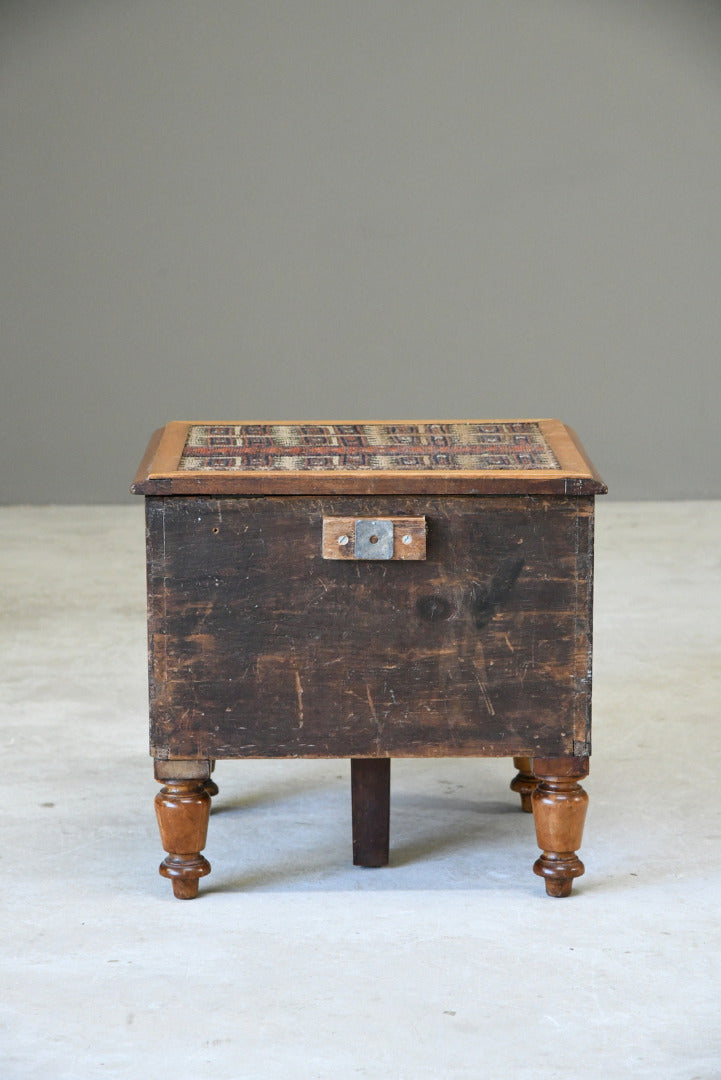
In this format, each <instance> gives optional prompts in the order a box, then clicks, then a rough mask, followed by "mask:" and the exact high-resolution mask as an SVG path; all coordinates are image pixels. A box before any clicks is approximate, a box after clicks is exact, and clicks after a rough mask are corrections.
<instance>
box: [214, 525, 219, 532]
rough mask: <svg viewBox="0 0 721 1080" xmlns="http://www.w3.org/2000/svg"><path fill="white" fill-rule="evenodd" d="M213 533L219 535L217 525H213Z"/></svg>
mask: <svg viewBox="0 0 721 1080" xmlns="http://www.w3.org/2000/svg"><path fill="white" fill-rule="evenodd" d="M213 532H214V533H219V532H220V529H219V528H218V526H217V525H215V526H214V527H213Z"/></svg>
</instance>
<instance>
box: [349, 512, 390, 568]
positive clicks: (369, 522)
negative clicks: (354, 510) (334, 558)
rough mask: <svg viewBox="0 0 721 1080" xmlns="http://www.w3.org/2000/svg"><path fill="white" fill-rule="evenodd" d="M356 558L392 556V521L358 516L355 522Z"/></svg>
mask: <svg viewBox="0 0 721 1080" xmlns="http://www.w3.org/2000/svg"><path fill="white" fill-rule="evenodd" d="M354 552H355V557H356V559H392V558H393V522H392V521H389V520H388V519H387V518H386V519H385V520H383V519H380V518H375V519H374V518H360V519H359V520H358V521H356V523H355V547H354Z"/></svg>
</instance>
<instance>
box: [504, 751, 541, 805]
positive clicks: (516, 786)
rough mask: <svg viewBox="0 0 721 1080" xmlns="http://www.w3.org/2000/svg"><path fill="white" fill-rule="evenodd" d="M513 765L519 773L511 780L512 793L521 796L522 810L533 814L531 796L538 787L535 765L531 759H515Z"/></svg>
mask: <svg viewBox="0 0 721 1080" xmlns="http://www.w3.org/2000/svg"><path fill="white" fill-rule="evenodd" d="M513 764H514V765H515V767H516V768H517V769H518V772H517V773H516V775H515V776H514V777H513V779H512V780H511V791H515V792H516V794H518V795H520V796H521V810H525V812H526V813H527V814H530V813H532V811H533V807H532V806H531V796H532V795H533V792H534V791H535V790H536V788H537V787H538V780H537V779H536V777H535V776H534V775H533V763H532V761H531V759H530V758H529V757H514V759H513Z"/></svg>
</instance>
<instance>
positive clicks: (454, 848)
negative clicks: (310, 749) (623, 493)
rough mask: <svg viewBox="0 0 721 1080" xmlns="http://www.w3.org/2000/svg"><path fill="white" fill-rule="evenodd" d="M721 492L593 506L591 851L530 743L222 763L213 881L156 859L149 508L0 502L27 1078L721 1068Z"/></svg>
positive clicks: (8, 878)
mask: <svg viewBox="0 0 721 1080" xmlns="http://www.w3.org/2000/svg"><path fill="white" fill-rule="evenodd" d="M719 537H721V503H714V502H707V503H700V502H699V503H665V504H658V503H655V504H654V503H637V504H614V503H610V502H603V500H600V501H599V508H598V527H597V576H596V583H597V584H596V670H595V699H594V708H595V712H594V716H595V740H594V757H593V760H592V773H591V777H590V779H589V781H588V782H587V784H586V787H587V790H588V791H589V794H590V797H591V808H590V812H589V819H588V822H587V826H586V836H585V843H584V847H583V850H582V857H583V859H584V862H585V864H586V876H585V877H584V878H582V879H581V880H580V882H577V883H576V886H575V891H574V895H573V896H572V897H571V898H570V899H568V900H551V899H548V898H546V896H545V894H544V891H543V884H542V882H541V881H540V880H539V879H538V878H536V877H535V876H534V875H533V874H532V872H531V865H532V862H533V860H534V858H535V857H536V854H537V852H536V846H535V840H534V837H533V826H532V820H531V819H530V818H529V817H527V816H526V815H524V814H522V813H521V812H520V811H519V810H518V808H517V800H516V796H514V795H512V794H511V793H510V792H509V791H508V782H509V780H510V778H511V775H512V768H511V762H510V761H507V760H504V761H489V760H487V761H473V760H471V761H468V760H440V761H430V762H417V761H399V762H394V765H393V804H392V865H391V866H390V867H388V868H387V869H384V870H361V869H353V867H352V866H351V865H350V835H349V794H348V787H349V784H348V773H349V769H348V764H347V762H225V763H220V764H219V766H218V769H217V772H216V776H217V779H218V783H219V785H220V788H221V793H220V796H219V797H218V798H217V799H216V809H215V812H214V814H213V817H212V818H211V830H210V835H209V842H208V848H207V852H206V854H207V855H208V857H209V858H210V861H211V863H212V864H213V873H212V875H211V876H210V877H209V878H206V879H205V880H204V881H202V882H201V896H200V897H199V898H198V900H196V901H192V902H189V903H188V902H186V903H184V902H181V901H176V900H173V898H172V894H171V890H170V886H169V884H168V882H166V881H164V880H162V879H161V878H160V877H159V876H158V875H157V864H158V862H159V859H160V858H161V856H162V852H161V849H160V844H159V840H158V837H157V834H156V826H155V820H154V815H153V808H152V800H153V796H154V794H155V791H156V790H157V785H156V784H155V782H154V780H153V778H152V771H151V763H150V760H149V758H148V757H147V756H146V746H147V727H146V725H147V719H146V717H147V713H146V697H145V695H146V684H145V640H144V632H145V621H144V620H145V614H144V564H143V521H142V507H141V506H140V502H139V504H138V506H137V507H111V508H97V507H96V508H77V507H66V508H6V509H4V510H2V511H0V564H1V569H0V574H1V578H0V580H1V582H2V586H1V587H2V597H3V600H2V610H1V612H0V634H1V644H0V648H1V654H2V658H3V663H2V698H1V708H2V727H1V729H0V735H1V738H2V760H3V763H4V770H3V771H4V782H3V784H2V801H3V806H2V818H1V820H2V825H3V829H2V845H1V846H0V854H1V855H2V865H3V866H4V888H3V899H2V908H3V917H2V921H1V924H0V933H1V935H2V943H1V948H2V953H1V955H2V989H1V990H0V1016H1V1018H2V1024H1V1027H0V1046H1V1049H0V1063H1V1068H0V1075H2V1078H3V1080H80V1078H82V1080H94V1078H96V1077H97V1078H100V1077H102V1078H107V1077H123V1078H126V1077H127V1078H135V1077H138V1078H140V1077H142V1078H144V1080H146V1078H148V1077H151V1076H159V1077H160V1076H168V1077H170V1076H195V1077H198V1078H200V1080H203V1078H205V1077H213V1078H214V1080H241V1078H242V1080H274V1078H276V1077H277V1078H280V1077H282V1078H284V1080H291V1078H292V1080H296V1078H297V1080H316V1078H317V1080H326V1078H327V1080H330V1078H333V1080H335V1078H344V1080H346V1078H347V1080H351V1078H353V1077H370V1078H374V1080H442V1078H445V1077H453V1078H455V1077H459V1078H461V1077H462V1078H469V1080H475V1078H483V1080H508V1078H515V1077H518V1078H521V1077H523V1078H524V1080H552V1078H553V1080H555V1078H563V1080H576V1078H581V1077H582V1078H584V1080H596V1078H597V1080H609V1077H613V1078H616V1077H621V1078H625V1077H629V1078H634V1080H640V1078H647V1077H648V1078H651V1077H653V1078H654V1080H719V1078H721V959H720V955H719V945H720V943H721V940H720V939H721V929H720V920H719V913H720V912H721V817H720V812H719V799H718V772H719V765H718V758H717V756H716V754H715V752H714V753H713V754H712V753H711V750H712V749H713V748H714V747H715V742H714V739H713V738H712V735H714V734H715V733H716V732H717V731H718V725H719V700H720V699H721V677H720V669H719V652H720V646H721V546H720V542H719Z"/></svg>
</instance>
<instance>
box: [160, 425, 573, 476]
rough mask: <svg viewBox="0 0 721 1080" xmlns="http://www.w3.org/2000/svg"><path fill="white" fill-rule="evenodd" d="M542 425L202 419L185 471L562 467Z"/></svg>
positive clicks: (192, 430)
mask: <svg viewBox="0 0 721 1080" xmlns="http://www.w3.org/2000/svg"><path fill="white" fill-rule="evenodd" d="M559 467H560V466H559V464H558V461H557V460H556V457H555V455H554V454H553V452H552V451H551V449H550V447H549V445H548V443H547V442H546V440H545V438H544V436H543V433H542V431H541V429H540V428H539V426H538V424H534V423H532V422H529V421H511V422H509V423H487V424H478V423H470V422H462V423H440V424H413V423H407V424H195V425H193V426H192V427H191V428H190V431H189V433H188V438H187V440H186V444H185V447H184V449H183V454H182V457H181V459H180V463H179V468H180V469H184V470H185V469H188V470H190V469H192V470H193V471H194V472H206V471H212V472H224V471H226V472H254V471H256V470H271V471H284V472H312V471H316V470H317V471H333V470H335V469H346V470H351V471H352V470H356V469H366V470H393V471H395V472H413V471H415V470H422V471H424V472H425V471H427V470H429V469H444V470H466V471H471V472H476V471H478V470H485V469H518V470H526V469H558V468H559Z"/></svg>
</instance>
